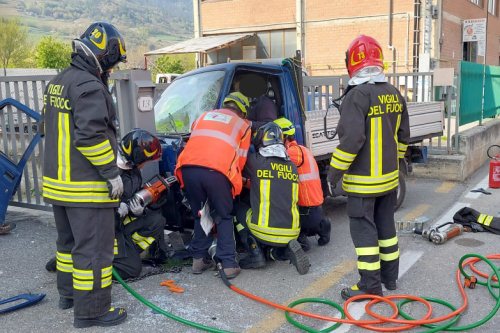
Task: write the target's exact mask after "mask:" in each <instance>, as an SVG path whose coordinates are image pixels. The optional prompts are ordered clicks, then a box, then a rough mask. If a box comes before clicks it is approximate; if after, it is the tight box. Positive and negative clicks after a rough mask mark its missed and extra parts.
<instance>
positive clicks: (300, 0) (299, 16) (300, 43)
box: [295, 0, 305, 61]
mask: <svg viewBox="0 0 500 333" xmlns="http://www.w3.org/2000/svg"><path fill="white" fill-rule="evenodd" d="M295 13H296V14H295V21H296V22H295V26H296V28H295V29H296V34H297V39H296V43H297V50H300V52H301V53H302V59H301V60H302V61H303V60H304V56H305V52H304V0H295Z"/></svg>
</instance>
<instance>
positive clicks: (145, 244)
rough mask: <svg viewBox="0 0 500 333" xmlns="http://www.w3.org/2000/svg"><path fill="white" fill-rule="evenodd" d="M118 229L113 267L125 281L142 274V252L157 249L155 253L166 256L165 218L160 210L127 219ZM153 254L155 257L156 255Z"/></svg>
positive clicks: (149, 211)
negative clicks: (152, 248)
mask: <svg viewBox="0 0 500 333" xmlns="http://www.w3.org/2000/svg"><path fill="white" fill-rule="evenodd" d="M123 223H125V225H123ZM117 229H118V230H117V231H116V242H117V249H116V251H115V259H114V260H113V267H114V268H115V269H116V270H117V271H118V273H119V274H120V276H121V277H122V278H123V279H129V278H135V277H138V276H139V275H140V274H141V271H142V260H141V257H140V253H141V252H143V251H145V250H151V247H155V248H156V250H155V251H163V253H164V254H166V245H165V234H164V230H165V218H164V217H163V216H162V215H161V211H160V210H148V211H147V213H146V215H144V216H141V217H137V218H129V217H126V218H125V219H124V221H123V222H120V224H119V227H118V228H117ZM151 254H152V255H153V256H154V253H151Z"/></svg>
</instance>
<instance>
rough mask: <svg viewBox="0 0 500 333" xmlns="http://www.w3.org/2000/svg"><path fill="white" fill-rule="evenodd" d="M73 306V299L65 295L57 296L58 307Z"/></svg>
mask: <svg viewBox="0 0 500 333" xmlns="http://www.w3.org/2000/svg"><path fill="white" fill-rule="evenodd" d="M72 307H73V299H72V298H66V297H62V296H61V297H59V309H61V310H67V309H71V308H72Z"/></svg>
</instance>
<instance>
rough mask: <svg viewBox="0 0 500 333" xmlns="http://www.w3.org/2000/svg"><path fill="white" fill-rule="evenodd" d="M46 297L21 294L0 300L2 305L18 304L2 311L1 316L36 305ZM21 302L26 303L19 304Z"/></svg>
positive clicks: (0, 310) (0, 311) (43, 295)
mask: <svg viewBox="0 0 500 333" xmlns="http://www.w3.org/2000/svg"><path fill="white" fill-rule="evenodd" d="M44 297H45V294H20V295H17V296H14V297H11V298H6V299H2V300H0V305H4V304H8V303H16V304H15V305H12V306H10V307H8V308H3V309H0V314H2V313H7V312H11V311H15V310H19V309H22V308H25V307H27V306H31V305H34V304H36V303H38V302H40V301H41V300H42V299H43V298H44ZM20 300H24V302H22V303H19V301H20Z"/></svg>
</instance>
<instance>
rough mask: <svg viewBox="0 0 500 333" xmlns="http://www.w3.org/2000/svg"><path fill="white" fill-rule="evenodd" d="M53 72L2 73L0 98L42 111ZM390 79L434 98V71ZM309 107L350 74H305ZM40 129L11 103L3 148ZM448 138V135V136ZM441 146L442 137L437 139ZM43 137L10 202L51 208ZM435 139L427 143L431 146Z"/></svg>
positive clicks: (0, 119) (1, 126)
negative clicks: (46, 195) (45, 197)
mask: <svg viewBox="0 0 500 333" xmlns="http://www.w3.org/2000/svg"><path fill="white" fill-rule="evenodd" d="M53 76H54V75H29V76H7V77H0V100H1V99H5V98H8V97H10V98H13V99H15V100H17V101H19V102H21V103H23V104H25V105H26V106H28V107H29V108H31V109H32V110H34V111H36V112H39V113H40V112H41V110H42V106H43V92H44V90H45V86H46V85H47V84H48V81H50V79H52V78H53ZM387 77H388V79H389V82H391V83H392V84H394V85H395V86H396V87H397V88H398V89H399V90H400V91H401V93H402V94H403V96H404V97H405V99H406V100H407V101H409V102H427V101H432V100H433V99H434V96H433V88H432V73H407V74H388V75H387ZM303 81H304V94H305V99H304V100H305V101H306V109H309V110H314V109H317V110H321V109H326V108H327V107H328V105H329V104H330V102H331V100H332V99H333V98H338V97H339V96H340V95H341V93H342V92H343V90H344V89H345V87H347V81H348V77H347V76H329V77H326V76H325V77H304V80H303ZM165 87H166V85H164V84H163V85H159V86H158V87H157V88H158V89H157V90H156V91H155V101H156V100H157V99H158V98H159V95H160V90H164V89H165ZM36 130H37V126H36V124H34V123H33V122H32V121H31V119H29V117H28V118H26V117H23V113H22V112H20V111H18V110H16V109H14V108H12V107H10V106H8V107H6V108H5V109H4V110H2V112H1V113H0V149H1V150H2V151H3V152H5V154H7V156H9V158H11V159H12V161H13V162H14V163H17V162H18V161H19V159H20V157H21V156H22V154H23V152H24V151H25V150H26V147H27V146H28V144H29V142H31V140H32V139H33V135H34V133H35V131H36ZM448 140H449V138H448ZM438 142H439V143H438V147H440V146H441V140H438ZM43 144H44V142H43V140H42V141H41V142H40V143H39V145H38V146H37V147H36V148H35V151H34V152H33V154H32V156H31V157H30V159H29V161H28V163H27V164H26V167H25V169H24V174H23V179H22V181H21V184H20V186H19V189H18V191H17V193H16V195H15V196H14V198H12V201H11V203H10V204H11V205H15V206H22V207H28V208H36V209H46V210H48V209H50V206H49V205H46V204H45V203H44V202H43V200H42V198H41V193H42V188H41V185H42V184H41V176H42V161H43ZM432 144H433V143H432V142H427V143H426V145H427V146H429V147H432Z"/></svg>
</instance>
